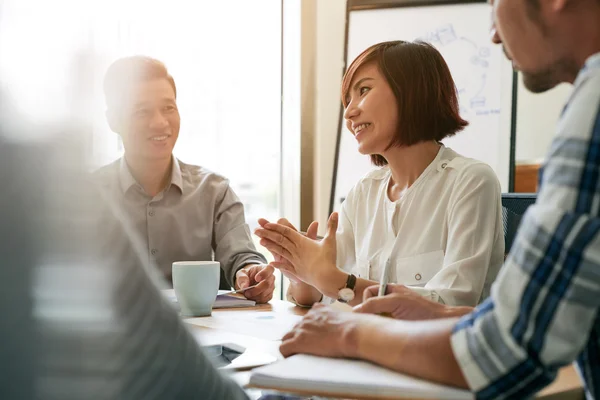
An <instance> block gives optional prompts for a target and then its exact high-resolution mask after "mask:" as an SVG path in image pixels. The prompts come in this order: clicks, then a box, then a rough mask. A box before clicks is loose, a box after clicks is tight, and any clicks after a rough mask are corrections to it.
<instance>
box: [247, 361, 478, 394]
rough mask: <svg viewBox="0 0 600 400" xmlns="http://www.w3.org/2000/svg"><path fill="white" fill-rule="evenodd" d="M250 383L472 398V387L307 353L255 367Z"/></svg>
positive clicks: (296, 390)
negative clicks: (439, 382) (458, 385)
mask: <svg viewBox="0 0 600 400" xmlns="http://www.w3.org/2000/svg"><path fill="white" fill-rule="evenodd" d="M250 386H252V387H259V388H267V389H275V390H281V391H284V392H292V393H307V392H310V393H312V394H316V395H320V396H331V397H347V398H382V399H398V398H407V397H408V398H419V399H451V400H454V399H456V400H462V399H473V395H472V393H471V392H469V391H466V390H460V389H456V388H452V387H448V386H443V385H438V384H435V383H431V382H427V381H423V380H420V379H417V378H413V377H410V376H407V375H403V374H400V373H397V372H394V371H391V370H388V369H386V368H383V367H379V366H377V365H374V364H371V363H368V362H365V361H358V360H346V359H338V358H324V357H316V356H311V355H306V354H298V355H295V356H292V357H290V358H287V359H285V360H282V361H279V362H276V363H273V364H270V365H267V366H265V367H261V368H257V369H255V370H253V371H252V373H251V375H250Z"/></svg>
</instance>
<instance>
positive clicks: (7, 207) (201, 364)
mask: <svg viewBox="0 0 600 400" xmlns="http://www.w3.org/2000/svg"><path fill="white" fill-rule="evenodd" d="M5 106H6V103H4V104H2V105H1V106H0V115H1V116H2V117H5V118H0V186H1V187H2V188H4V190H6V192H3V196H2V200H1V201H0V204H1V205H2V207H0V221H2V222H1V223H0V238H2V240H1V241H0V257H1V259H2V261H1V263H2V268H0V277H1V278H2V279H1V280H0V282H2V286H3V288H2V290H0V299H1V300H2V301H0V308H2V309H3V311H4V312H3V315H4V320H3V325H2V329H0V332H1V333H0V337H1V338H2V346H0V360H1V361H2V365H4V369H3V372H2V375H3V379H0V398H2V399H19V400H20V399H61V400H64V399H84V398H105V399H214V400H220V399H246V398H247V397H246V394H245V393H244V392H243V391H242V389H241V388H240V387H239V386H237V385H236V384H235V383H233V382H232V381H230V380H229V379H228V378H226V377H225V376H223V375H221V374H220V372H218V371H217V370H216V369H215V368H214V366H213V365H212V364H211V362H210V359H209V358H208V357H207V356H206V355H205V354H204V352H203V351H202V350H201V349H200V347H199V346H198V344H197V342H196V341H195V339H194V338H193V337H192V335H191V334H190V333H189V332H188V330H187V328H186V327H185V326H184V324H183V322H182V321H181V320H180V319H179V317H178V315H177V314H176V313H175V312H174V310H173V308H172V306H171V304H169V303H168V302H167V301H166V300H165V299H163V298H162V296H161V294H160V292H159V291H158V290H157V288H158V287H159V285H160V283H161V282H162V281H161V278H160V276H159V275H158V272H157V269H156V268H155V267H153V266H151V265H150V266H149V265H147V264H146V262H144V261H140V259H142V258H143V254H144V253H143V244H142V243H143V240H140V238H138V237H137V232H136V230H135V229H134V228H133V226H131V225H130V224H129V222H128V218H127V216H126V215H124V214H123V212H122V210H121V208H120V207H118V206H117V205H116V204H114V203H112V202H111V200H110V199H109V198H106V197H105V196H104V195H103V193H102V192H99V191H98V190H97V187H96V186H95V185H94V184H92V183H91V182H90V181H89V176H88V175H87V173H86V172H85V171H86V170H87V169H86V166H85V164H84V162H83V161H82V160H83V157H84V153H83V150H82V149H83V148H84V146H83V145H81V142H80V139H81V135H79V136H76V135H73V134H70V133H69V132H73V131H77V132H78V133H80V131H79V129H77V127H73V126H68V125H65V126H64V127H62V128H60V129H59V128H52V127H50V126H44V127H43V130H44V137H45V139H44V140H40V139H37V140H35V139H34V138H35V137H36V136H37V133H38V132H39V130H40V129H41V128H40V127H39V126H37V127H36V126H25V124H23V121H24V119H16V118H15V114H14V113H13V112H12V110H11V113H10V114H9V115H7V113H6V111H7V110H6V107H5ZM8 117H11V118H8ZM55 130H56V132H55V133H51V132H53V131H55ZM31 160H35V162H31ZM112 235H118V236H119V237H121V238H123V240H127V241H128V242H129V243H130V246H122V247H120V248H119V249H117V250H115V248H113V246H112V239H111V236H112ZM136 257H138V260H135V258H136ZM123 260H128V261H126V262H123Z"/></svg>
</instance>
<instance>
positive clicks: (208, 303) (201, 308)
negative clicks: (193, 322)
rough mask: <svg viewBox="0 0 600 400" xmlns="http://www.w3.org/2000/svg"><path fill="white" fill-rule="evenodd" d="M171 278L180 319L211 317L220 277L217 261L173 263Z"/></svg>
mask: <svg viewBox="0 0 600 400" xmlns="http://www.w3.org/2000/svg"><path fill="white" fill-rule="evenodd" d="M172 277H173V289H174V290H175V296H177V302H178V303H179V307H180V309H181V316H182V317H206V316H209V315H211V312H212V307H213V304H215V300H216V298H217V293H218V291H219V279H220V277H221V274H220V264H219V262H218V261H177V262H174V263H173V265H172Z"/></svg>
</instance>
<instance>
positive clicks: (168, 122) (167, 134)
mask: <svg viewBox="0 0 600 400" xmlns="http://www.w3.org/2000/svg"><path fill="white" fill-rule="evenodd" d="M104 92H105V96H106V106H107V110H106V118H107V120H108V124H109V126H110V128H111V129H112V130H113V131H114V132H116V133H117V134H118V135H119V136H120V137H121V139H122V140H123V146H124V147H125V155H124V156H123V157H121V158H120V159H118V160H117V161H115V162H113V163H111V164H109V165H107V166H104V167H102V168H101V169H100V170H98V171H97V172H95V174H94V175H95V180H96V181H97V182H98V184H99V185H100V187H101V190H102V191H103V192H104V193H106V195H107V196H108V197H110V198H111V199H112V200H113V201H114V202H115V203H117V204H119V206H120V207H121V208H122V209H123V211H124V213H125V214H126V215H127V218H129V219H130V220H131V221H132V223H133V229H134V230H135V232H136V235H137V236H138V237H140V238H142V240H143V242H144V243H143V248H144V249H146V250H145V252H144V254H143V255H141V256H142V260H143V261H145V262H151V263H153V264H155V265H156V266H157V267H158V268H159V270H160V271H161V273H162V274H163V275H164V276H165V278H166V279H167V280H169V281H170V280H171V265H172V263H173V262H175V261H204V260H212V259H213V254H214V259H215V260H216V261H219V262H220V264H221V271H222V272H221V288H222V289H229V288H231V287H234V288H235V289H243V288H246V287H249V286H253V285H256V284H258V286H257V287H255V288H252V289H249V290H247V291H245V292H244V295H245V296H246V297H247V298H249V299H252V300H256V301H257V302H259V303H266V302H268V301H269V300H270V299H271V298H272V297H273V290H274V289H275V276H274V275H273V271H274V269H273V267H272V266H268V265H266V264H265V263H266V259H265V258H264V256H263V255H262V254H261V253H259V252H258V251H256V248H255V246H254V243H253V241H252V237H251V234H250V230H249V228H248V225H247V224H246V221H245V218H244V207H243V205H242V203H241V201H240V200H239V198H238V197H237V196H236V194H235V193H234V192H233V190H232V189H231V187H230V186H229V182H228V180H227V179H225V178H224V177H222V176H220V175H218V174H215V173H213V172H211V171H209V170H207V169H205V168H203V167H199V166H195V165H189V164H186V163H184V162H182V161H180V160H178V159H177V158H176V157H175V156H174V155H173V147H174V146H175V143H176V142H177V138H178V135H179V127H180V115H179V111H178V108H177V89H176V86H175V81H174V79H173V77H172V76H171V75H170V74H169V72H168V71H167V68H166V67H165V65H164V64H163V63H162V62H160V61H158V60H155V59H153V58H150V57H144V56H133V57H126V58H121V59H119V60H116V61H115V62H114V63H113V64H112V65H111V66H110V67H109V68H108V70H107V72H106V75H105V80H104ZM114 240H115V242H116V243H115V245H118V244H117V242H120V241H122V238H121V237H120V236H115V237H114ZM122 261H123V262H129V261H130V260H127V259H123V260H122Z"/></svg>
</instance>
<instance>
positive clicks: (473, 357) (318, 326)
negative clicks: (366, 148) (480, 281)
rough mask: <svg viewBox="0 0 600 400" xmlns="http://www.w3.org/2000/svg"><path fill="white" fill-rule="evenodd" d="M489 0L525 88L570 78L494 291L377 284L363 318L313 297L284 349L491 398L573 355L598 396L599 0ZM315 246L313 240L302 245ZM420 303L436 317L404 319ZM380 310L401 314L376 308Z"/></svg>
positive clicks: (533, 380)
mask: <svg viewBox="0 0 600 400" xmlns="http://www.w3.org/2000/svg"><path fill="white" fill-rule="evenodd" d="M491 3H492V5H493V15H494V25H493V27H492V40H493V41H494V42H495V43H503V45H504V48H505V52H506V54H507V56H508V57H509V58H511V59H512V60H513V63H514V66H515V68H517V69H519V70H520V71H521V72H522V73H523V78H524V82H525V85H526V86H527V88H528V89H529V90H531V91H533V92H544V91H546V90H549V89H551V88H553V87H554V86H556V85H558V84H559V83H561V82H570V83H573V84H574V90H573V93H572V95H571V98H570V99H569V101H568V103H567V105H566V106H565V108H564V111H563V113H562V116H561V119H560V122H559V124H558V128H557V132H556V134H555V138H554V141H553V143H552V146H551V149H550V152H549V153H548V156H547V159H546V162H545V164H544V166H543V177H542V179H541V186H540V191H539V194H538V198H537V202H536V204H535V205H534V206H531V207H530V208H529V209H528V211H527V213H526V214H525V215H524V217H523V220H522V223H521V227H520V230H519V232H518V235H517V238H516V240H515V243H514V245H513V248H512V250H511V253H510V255H509V257H508V258H507V260H506V265H505V266H504V267H503V268H502V270H501V272H500V275H499V276H498V279H497V281H496V283H495V284H494V286H493V288H492V294H491V297H490V298H489V299H488V300H486V301H485V302H484V303H482V304H481V305H480V306H479V307H477V308H476V309H474V310H473V309H469V308H465V307H447V306H444V305H440V304H435V303H432V302H429V301H427V300H425V299H423V298H422V297H420V296H418V295H415V294H414V293H412V292H411V291H410V290H408V289H406V288H404V287H403V286H399V285H389V286H388V292H387V293H388V295H386V296H384V297H375V296H376V295H377V288H376V287H373V288H369V289H367V290H366V292H365V297H366V298H369V299H368V300H366V301H365V302H364V303H363V305H361V306H359V307H357V309H356V310H355V311H359V312H361V313H364V315H360V314H357V313H352V314H351V313H336V312H334V311H332V310H330V309H328V308H327V307H322V306H317V307H315V308H314V309H313V310H312V311H311V312H310V313H309V314H308V315H307V316H306V317H305V318H304V320H303V321H302V322H301V323H300V324H299V325H298V326H297V327H296V328H295V329H294V330H293V331H291V332H290V333H288V334H287V335H286V337H285V338H284V340H283V344H282V346H281V352H282V353H283V354H284V355H285V356H288V355H291V354H295V353H312V354H317V355H324V356H343V357H351V358H360V359H366V360H369V361H371V362H374V363H377V364H380V365H383V366H386V367H388V368H391V369H395V370H397V371H400V372H403V373H407V374H410V375H414V376H418V377H422V378H425V379H429V380H433V381H437V382H440V383H445V384H448V385H453V386H459V387H465V388H469V389H471V390H472V391H473V392H474V393H475V394H476V396H477V397H478V398H486V399H487V398H523V397H528V396H531V395H532V394H534V393H535V392H537V391H538V390H540V389H541V388H543V387H544V386H546V385H547V384H548V383H550V382H551V381H552V380H553V379H554V378H555V377H556V374H557V372H558V370H559V368H561V367H563V366H565V365H568V364H570V363H572V362H576V364H577V367H578V370H579V372H580V375H581V377H582V379H583V382H584V385H585V390H586V394H587V396H588V398H600V316H599V314H598V311H599V309H600V0H495V1H494V0H492V1H491ZM544 117H545V116H544V115H540V116H539V118H544ZM331 221H332V222H331V223H333V224H335V222H336V218H335V216H334V217H333V218H332V219H331ZM473 223H476V221H473ZM277 231H278V232H279V233H281V234H282V235H283V236H286V237H292V236H294V235H297V234H295V233H294V232H291V231H290V230H289V229H287V228H285V227H278V229H277ZM294 240H298V238H295V239H294ZM282 242H284V241H283V240H282ZM331 243H335V240H334V239H332V238H328V237H326V238H325V239H324V241H323V242H321V243H319V244H318V246H319V248H317V247H315V248H314V249H311V250H312V251H323V254H326V248H327V247H328V246H331ZM309 245H310V241H309V239H305V241H304V242H302V246H300V250H299V251H308V250H309V247H308V246H309ZM415 309H418V310H419V312H418V313H417V314H418V315H423V314H424V313H425V312H426V311H428V315H429V317H430V320H428V321H407V320H409V319H412V318H411V316H412V315H413V314H412V311H414V310H415ZM380 313H389V314H391V315H392V316H393V317H395V318H396V319H398V320H397V321H392V320H390V319H387V318H382V317H379V316H375V315H370V314H380ZM459 316H462V319H460V320H459V319H458V318H457V317H459ZM446 317H448V318H446ZM419 318H420V317H419ZM390 349H395V351H390Z"/></svg>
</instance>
